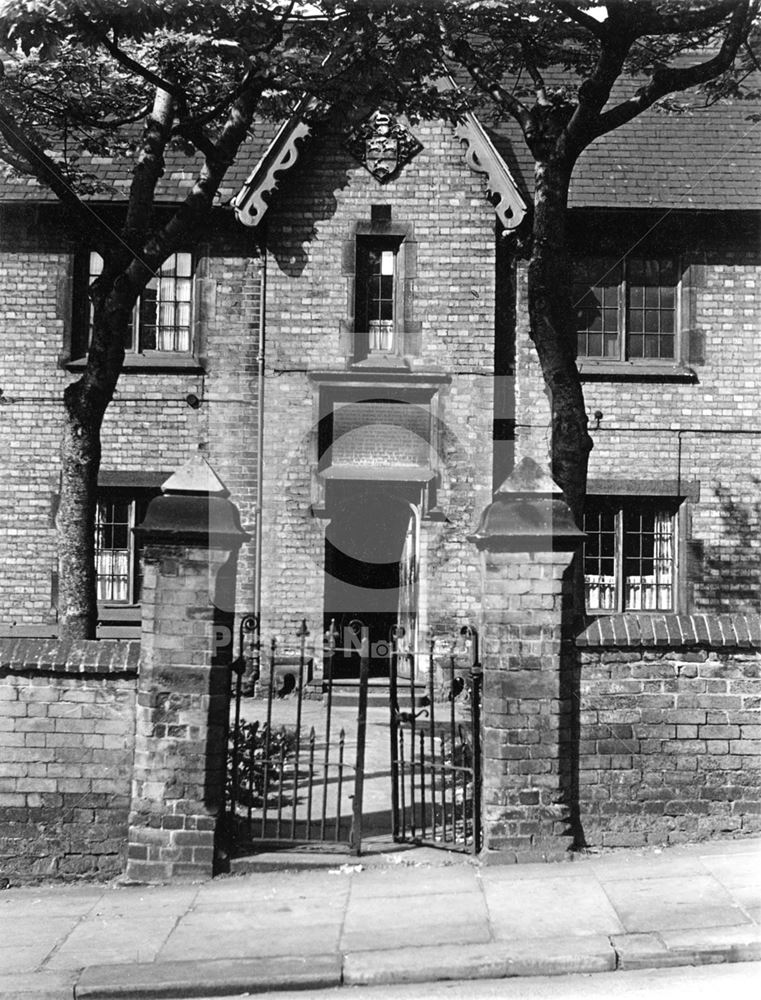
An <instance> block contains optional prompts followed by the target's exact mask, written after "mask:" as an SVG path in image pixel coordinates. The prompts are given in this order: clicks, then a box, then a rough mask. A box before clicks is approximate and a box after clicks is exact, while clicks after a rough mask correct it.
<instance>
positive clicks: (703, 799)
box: [576, 613, 761, 846]
mask: <svg viewBox="0 0 761 1000" xmlns="http://www.w3.org/2000/svg"><path fill="white" fill-rule="evenodd" d="M576 642H577V648H578V649H579V652H580V660H581V680H580V743H579V759H578V765H579V805H580V814H581V825H582V828H583V832H584V836H585V839H586V842H587V844H589V845H592V846H594V845H600V846H625V845H626V846H633V845H639V844H649V843H664V842H668V843H675V842H680V841H687V840H697V839H703V838H706V837H712V836H721V835H725V836H726V835H734V834H744V833H753V832H758V831H759V830H761V616H759V615H708V614H705V615H652V614H644V613H642V614H636V613H628V614H623V615H612V616H605V617H600V618H598V619H597V620H596V621H595V622H594V623H593V624H592V625H590V626H589V628H587V630H586V631H585V632H584V633H582V635H581V636H579V637H578V638H577V641H576Z"/></svg>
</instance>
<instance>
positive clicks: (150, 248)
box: [128, 73, 266, 285]
mask: <svg viewBox="0 0 761 1000" xmlns="http://www.w3.org/2000/svg"><path fill="white" fill-rule="evenodd" d="M248 76H249V79H248V82H247V86H246V87H245V89H244V91H243V93H242V94H241V95H240V97H239V98H238V99H237V100H236V101H235V103H234V104H233V106H232V108H231V109H230V113H229V115H228V117H227V121H226V122H225V124H224V126H223V128H222V131H221V134H220V136H219V139H218V140H217V142H216V143H214V144H213V146H212V148H211V149H210V150H209V155H207V156H206V157H205V159H204V164H203V166H202V167H201V170H200V172H199V174H198V177H197V178H196V182H195V184H194V185H193V187H192V188H191V190H190V191H189V192H188V194H187V196H186V197H185V200H184V201H183V202H182V204H180V205H179V206H178V208H177V210H176V211H175V212H174V214H173V215H172V217H171V218H170V219H169V221H168V222H167V223H166V224H165V225H164V226H163V228H162V229H161V230H160V231H159V232H157V233H155V234H154V235H153V236H152V237H151V238H150V240H149V241H148V242H147V244H146V245H145V247H144V250H143V253H141V255H140V258H139V259H135V260H133V261H132V263H131V264H130V265H129V268H128V276H129V278H130V280H131V281H133V282H135V283H137V284H138V285H139V284H140V283H141V282H142V281H143V279H144V276H145V274H146V271H148V272H149V273H150V272H153V271H157V270H158V268H159V267H160V266H161V264H162V263H163V261H164V260H166V258H167V256H168V255H169V254H170V253H174V252H176V251H177V250H178V249H180V248H181V247H182V246H183V245H185V244H187V242H188V240H189V239H190V238H191V237H192V236H193V234H194V230H195V228H196V227H197V226H198V225H199V224H200V223H201V222H202V221H203V220H204V219H205V218H207V216H208V211H209V210H210V209H211V208H212V207H213V205H214V197H215V195H216V193H217V191H218V190H219V185H220V184H221V182H222V180H223V178H224V176H225V173H226V171H227V169H228V167H229V166H230V165H231V164H232V163H233V162H234V161H235V157H236V155H237V153H238V150H239V149H240V146H241V144H242V143H243V142H244V140H245V138H246V135H247V134H248V130H249V128H250V126H251V122H252V121H253V118H254V114H255V112H256V108H257V107H258V104H259V100H260V98H261V95H262V91H263V90H264V88H265V86H266V83H265V81H264V80H262V79H261V78H259V77H257V76H255V75H254V74H253V73H249V74H248Z"/></svg>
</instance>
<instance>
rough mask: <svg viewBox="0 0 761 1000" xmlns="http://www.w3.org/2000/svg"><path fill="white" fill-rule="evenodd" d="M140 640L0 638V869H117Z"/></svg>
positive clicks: (28, 874)
mask: <svg viewBox="0 0 761 1000" xmlns="http://www.w3.org/2000/svg"><path fill="white" fill-rule="evenodd" d="M139 652H140V649H139V643H135V642H114V641H108V640H104V641H101V642H87V641H77V642H70V643H54V642H51V641H41V640H31V639H15V640H9V639H0V757H2V760H3V770H2V777H0V870H2V872H3V874H5V875H7V876H11V877H12V878H13V879H14V881H27V880H30V879H36V878H42V877H45V878H51V877H52V878H75V877H78V876H88V877H97V878H109V877H111V876H113V875H116V874H118V873H119V872H120V871H121V868H122V862H123V860H124V851H125V844H126V835H127V815H128V811H129V801H130V781H131V777H132V755H133V749H134V727H135V687H136V677H137V668H138V658H139Z"/></svg>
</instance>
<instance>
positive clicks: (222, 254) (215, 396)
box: [0, 206, 261, 634]
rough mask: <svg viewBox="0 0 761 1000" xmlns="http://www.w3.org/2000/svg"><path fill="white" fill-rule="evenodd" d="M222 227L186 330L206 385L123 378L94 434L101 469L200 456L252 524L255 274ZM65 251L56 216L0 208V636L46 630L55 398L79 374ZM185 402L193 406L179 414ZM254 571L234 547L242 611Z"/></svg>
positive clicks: (168, 375)
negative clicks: (69, 354) (70, 350)
mask: <svg viewBox="0 0 761 1000" xmlns="http://www.w3.org/2000/svg"><path fill="white" fill-rule="evenodd" d="M230 225H232V223H231V222H230V220H229V219H228V220H227V221H226V222H225V221H223V222H220V223H219V224H217V223H216V222H215V223H214V224H213V225H212V226H211V227H210V229H209V235H208V243H207V244H205V245H204V246H202V247H200V248H198V256H199V262H198V267H197V271H196V299H195V302H196V305H195V323H196V336H197V341H198V347H199V352H200V354H201V355H202V358H203V362H204V370H203V372H200V373H199V372H198V371H193V370H191V371H186V372H183V371H181V370H177V371H171V372H166V371H155V370H154V371H134V370H133V371H131V370H129V369H128V368H125V370H124V371H123V373H122V375H121V376H120V379H119V384H118V387H117V391H116V394H115V397H114V400H113V402H112V404H111V405H110V407H109V409H108V411H107V413H106V417H105V420H104V424H103V431H102V443H103V457H102V462H101V469H102V471H103V472H104V473H115V472H116V473H127V474H128V473H129V472H132V471H144V470H151V471H166V472H171V471H173V470H174V469H176V468H177V467H178V466H180V465H182V464H183V463H184V462H185V461H187V459H188V458H189V457H190V456H191V455H192V454H193V453H195V452H196V451H198V450H199V449H201V451H202V452H203V453H204V454H205V455H206V456H207V457H208V458H209V460H210V461H211V462H212V464H213V465H214V467H215V469H216V470H217V472H218V473H219V475H220V477H221V478H222V479H223V480H224V481H225V482H226V484H227V485H228V487H229V489H230V490H231V493H232V494H233V495H234V497H235V500H236V503H237V504H238V506H239V507H240V510H241V514H242V517H243V520H244V523H246V524H251V523H253V520H254V517H255V495H256V440H257V437H256V431H257V379H256V354H257V334H258V319H259V298H260V291H261V271H260V261H259V255H258V250H257V248H256V246H255V244H254V243H253V241H252V239H251V235H250V233H249V232H248V231H245V232H244V231H242V227H240V226H237V228H236V229H235V230H234V231H233V233H232V234H231V233H230V232H229V231H228V227H229V226H230ZM236 225H237V224H236ZM74 250H75V247H74V245H73V244H72V242H71V240H70V239H68V238H67V237H66V235H65V228H64V227H63V225H62V223H61V221H60V216H59V214H58V212H57V210H56V209H55V208H54V207H52V206H42V207H35V206H25V207H23V208H21V207H12V206H3V207H2V208H1V209H0V335H1V336H2V339H3V345H4V346H3V358H2V362H0V365H1V367H0V388H2V389H3V392H4V395H5V397H6V398H7V399H10V400H11V402H9V403H8V404H7V405H4V406H2V407H0V452H1V453H2V454H3V455H4V456H5V464H4V475H3V478H2V482H0V533H1V535H2V538H3V541H4V543H5V544H4V546H3V574H2V578H0V630H2V628H3V627H6V628H7V627H8V626H10V625H12V624H13V623H18V624H20V625H22V626H23V625H24V624H30V625H38V624H40V623H48V624H50V625H54V623H55V619H56V615H55V608H54V606H53V605H54V582H53V581H54V574H55V572H56V570H57V560H56V547H55V532H54V516H55V507H56V503H57V495H58V491H59V472H58V467H59V458H58V452H59V446H60V428H61V420H62V406H61V396H62V392H63V389H64V387H65V385H66V384H67V383H68V382H70V381H72V380H73V379H75V378H76V377H77V374H78V373H77V372H70V371H68V370H67V369H66V368H64V367H62V365H61V358H62V356H63V355H64V350H65V344H66V341H67V336H68V334H69V333H70V331H71V326H72V283H73V261H74ZM189 395H193V396H196V397H197V398H198V399H200V400H201V405H200V406H199V407H197V408H193V407H191V406H189V405H188V402H187V397H188V396H189ZM124 485H125V486H128V485H129V479H128V476H127V477H126V478H125V480H124ZM252 561H253V547H252V546H251V545H248V546H245V547H244V550H243V552H242V553H241V587H240V594H239V604H240V606H241V607H242V608H245V610H250V606H251V577H252V570H251V565H252ZM0 634H1V632H0Z"/></svg>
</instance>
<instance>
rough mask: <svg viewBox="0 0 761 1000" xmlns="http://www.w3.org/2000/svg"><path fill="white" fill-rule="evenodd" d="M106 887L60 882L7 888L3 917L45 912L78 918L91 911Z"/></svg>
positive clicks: (1, 899)
mask: <svg viewBox="0 0 761 1000" xmlns="http://www.w3.org/2000/svg"><path fill="white" fill-rule="evenodd" d="M107 891H110V890H105V891H104V890H103V889H102V888H97V889H89V890H81V889H74V888H68V887H61V886H45V887H44V888H43V887H35V888H34V889H6V891H5V892H3V893H2V894H0V920H2V921H3V925H5V923H6V921H11V920H16V919H17V917H19V916H25V915H29V916H34V915H35V914H40V913H44V917H45V919H47V918H48V917H73V918H78V917H81V916H84V914H86V913H89V912H90V910H91V909H92V908H93V906H95V904H96V903H98V902H99V901H100V900H101V899H102V898H103V896H104V895H105V894H106V892H107Z"/></svg>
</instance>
